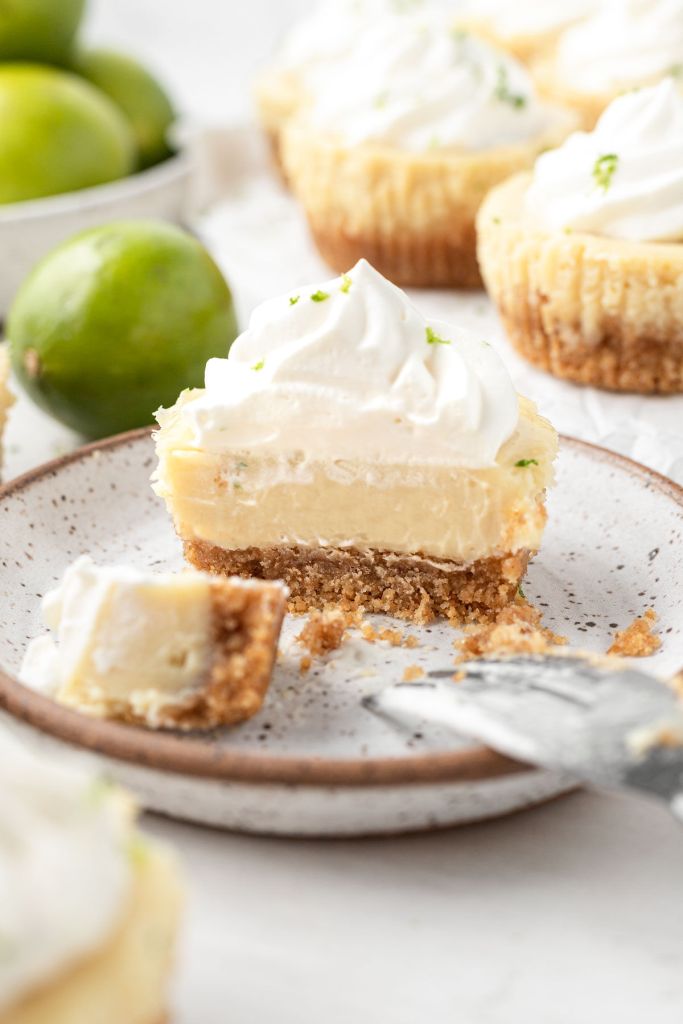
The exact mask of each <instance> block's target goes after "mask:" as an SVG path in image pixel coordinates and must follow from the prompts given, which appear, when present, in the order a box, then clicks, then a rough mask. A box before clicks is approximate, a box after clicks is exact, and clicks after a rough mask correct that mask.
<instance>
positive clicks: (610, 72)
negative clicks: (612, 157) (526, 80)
mask: <svg viewBox="0 0 683 1024" xmlns="http://www.w3.org/2000/svg"><path fill="white" fill-rule="evenodd" d="M682 71H683V0H608V2H606V3H603V4H602V5H600V7H599V9H598V10H597V11H596V13H595V14H594V15H593V17H591V18H588V19H587V20H585V21H582V22H581V23H580V24H578V25H576V26H575V27H574V28H571V29H569V30H568V31H567V32H566V33H564V35H563V36H562V38H561V39H560V41H559V43H558V46H557V48H556V50H555V52H554V53H553V55H552V56H551V57H548V58H547V59H544V60H543V61H541V62H539V63H538V65H537V66H536V68H535V78H536V81H537V84H538V86H539V89H540V90H541V92H542V94H543V95H545V96H547V97H548V98H549V99H551V100H552V101H553V102H556V103H562V104H565V105H566V106H570V107H572V108H574V109H575V110H576V111H577V112H578V113H579V114H580V116H581V120H582V124H583V126H584V127H585V128H588V129H590V128H592V127H593V126H594V125H595V122H596V121H597V119H598V117H599V116H600V114H601V113H602V112H603V110H604V109H605V107H606V106H607V105H608V104H609V103H610V102H611V101H612V100H613V99H615V98H616V97H617V96H619V95H620V94H621V93H623V92H626V91H627V90H629V89H634V88H637V87H639V86H646V85H655V84H656V83H657V82H659V81H661V79H662V78H664V77H666V76H668V75H676V76H678V77H679V78H680V75H681V72H682Z"/></svg>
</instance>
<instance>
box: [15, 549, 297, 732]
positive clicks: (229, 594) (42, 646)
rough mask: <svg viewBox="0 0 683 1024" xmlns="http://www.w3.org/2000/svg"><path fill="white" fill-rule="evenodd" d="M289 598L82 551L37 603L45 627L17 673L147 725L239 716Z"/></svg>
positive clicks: (91, 707) (253, 703)
mask: <svg viewBox="0 0 683 1024" xmlns="http://www.w3.org/2000/svg"><path fill="white" fill-rule="evenodd" d="M286 597H287V595H286V591H285V589H284V588H283V587H282V586H281V585H280V584H277V583H268V584H265V583H259V582H256V581H245V580H242V579H231V580H218V579H215V578H214V577H211V576H208V575H207V574H205V573H199V572H189V571H188V572H182V573H177V574H174V573H158V574H156V573H151V572H141V571H139V570H137V569H131V568H128V567H123V566H97V565H95V564H94V563H93V562H92V560H91V559H90V558H88V557H87V556H83V557H82V558H79V559H78V560H77V561H76V562H74V563H73V565H71V566H70V567H69V568H68V569H67V570H66V572H65V573H64V577H63V579H62V581H61V583H60V584H59V586H58V587H57V588H56V589H55V590H53V591H51V592H50V593H49V594H47V595H46V597H45V598H44V599H43V616H44V618H45V622H46V624H47V625H48V626H49V627H50V629H51V630H52V635H44V636H40V637H37V638H36V639H35V640H33V641H32V642H31V644H30V645H29V647H28V649H27V652H26V655H25V658H24V663H23V665H22V668H21V673H20V678H21V679H22V681H23V682H25V683H27V684H28V685H31V686H33V687H35V688H38V689H41V690H44V691H47V692H49V693H51V694H52V695H53V696H54V697H55V699H56V700H58V701H60V702H61V703H62V704H66V705H69V706H71V707H74V708H78V709H79V710H80V711H85V712H87V713H88V714H92V715H98V716H101V717H106V718H118V719H121V720H123V721H127V722H132V723H135V724H139V725H146V726H149V727H150V728H163V727H167V728H176V729H210V728H214V727H215V726H218V725H230V724H232V723H235V722H242V721H244V720H245V719H247V718H251V716H252V715H254V714H256V712H257V711H258V710H259V708H260V707H261V705H262V703H263V700H264V697H265V695H266V691H267V689H268V685H269V683H270V677H271V673H272V670H273V664H274V662H275V657H276V654H277V642H278V637H279V635H280V627H281V625H282V619H283V616H284V613H285V603H286Z"/></svg>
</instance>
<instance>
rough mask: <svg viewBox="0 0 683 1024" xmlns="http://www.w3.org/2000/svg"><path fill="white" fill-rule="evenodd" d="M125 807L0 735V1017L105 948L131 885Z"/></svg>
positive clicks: (87, 778)
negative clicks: (35, 989)
mask: <svg viewBox="0 0 683 1024" xmlns="http://www.w3.org/2000/svg"><path fill="white" fill-rule="evenodd" d="M129 835H130V823H129V814H128V808H127V805H126V803H125V802H124V801H123V800H122V798H121V797H120V796H119V795H118V794H117V793H116V792H115V791H113V790H112V791H107V790H106V788H105V787H104V785H103V784H101V783H98V782H97V780H96V779H94V778H93V776H92V775H89V774H84V773H83V771H82V770H81V769H80V768H76V767H75V766H74V765H73V764H72V763H71V761H61V760H55V759H51V760H50V763H49V765H48V766H46V765H45V759H44V757H39V756H38V755H37V754H34V753H33V752H32V751H29V750H28V749H27V748H26V747H24V746H22V745H20V743H19V742H18V741H16V740H14V739H12V738H11V737H10V736H9V735H8V734H7V733H6V732H5V733H3V735H2V737H1V738H0V1016H2V1012H3V1010H5V1009H7V1008H9V1007H11V1006H12V1005H13V1004H14V1003H15V1002H18V1001H19V1000H20V999H21V998H22V997H24V996H25V995H27V994H28V993H29V992H31V991H33V989H34V988H37V987H39V986H40V985H42V984H46V983H50V982H51V981H52V980H53V979H55V978H56V977H58V976H59V974H60V972H61V971H66V970H69V969H70V968H71V967H72V966H73V965H74V964H75V963H76V962H77V961H78V960H79V959H80V958H81V957H85V956H87V955H89V954H90V953H92V952H94V951H96V950H97V949H98V948H99V947H100V946H102V945H104V944H105V943H106V942H107V941H108V939H109V937H110V936H111V935H112V934H113V933H114V931H115V929H116V927H117V926H118V923H119V920H120V919H121V917H122V915H123V913H124V912H125V906H126V900H127V898H128V895H129V889H130V883H131V865H130V856H129V853H128V851H127V848H126V846H127V843H128V837H129Z"/></svg>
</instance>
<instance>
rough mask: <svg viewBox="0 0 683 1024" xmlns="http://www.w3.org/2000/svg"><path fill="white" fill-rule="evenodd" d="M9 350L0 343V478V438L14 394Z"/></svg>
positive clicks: (0, 466)
mask: <svg viewBox="0 0 683 1024" xmlns="http://www.w3.org/2000/svg"><path fill="white" fill-rule="evenodd" d="M9 368H10V362H9V352H8V348H7V345H0V479H1V478H2V456H3V448H2V439H3V435H4V432H5V425H6V423H7V415H8V413H9V410H10V409H11V407H12V406H13V405H14V395H13V394H12V392H11V391H10V389H9V385H8V382H9Z"/></svg>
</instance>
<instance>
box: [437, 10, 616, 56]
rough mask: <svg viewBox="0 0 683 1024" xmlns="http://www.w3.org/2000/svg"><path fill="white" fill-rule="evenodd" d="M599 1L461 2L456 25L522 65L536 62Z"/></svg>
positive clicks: (456, 12) (586, 15) (588, 13)
mask: <svg viewBox="0 0 683 1024" xmlns="http://www.w3.org/2000/svg"><path fill="white" fill-rule="evenodd" d="M600 3H601V0H572V2H571V3H567V0H543V2H542V3H539V0H517V2H515V3H511V0H461V3H459V4H458V5H457V6H456V7H455V23H456V25H458V26H460V27H462V28H464V29H466V30H468V31H472V32H475V33H476V34H477V35H481V36H482V37H483V38H485V39H488V40H489V41H490V42H491V43H493V44H494V46H498V47H500V49H502V50H508V51H509V52H510V53H512V54H514V56H515V57H517V58H518V59H519V60H521V61H524V62H526V61H530V60H534V59H537V58H539V57H540V56H541V55H544V54H546V53H547V52H548V51H550V50H552V48H553V47H554V46H555V45H556V44H557V42H558V39H559V38H560V36H561V35H562V33H563V32H564V31H565V30H566V29H568V28H569V27H570V26H571V25H575V24H576V23H577V22H580V21H581V20H582V19H583V18H586V17H588V15H590V14H593V13H594V12H595V11H596V10H597V9H598V8H599V6H600Z"/></svg>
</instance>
